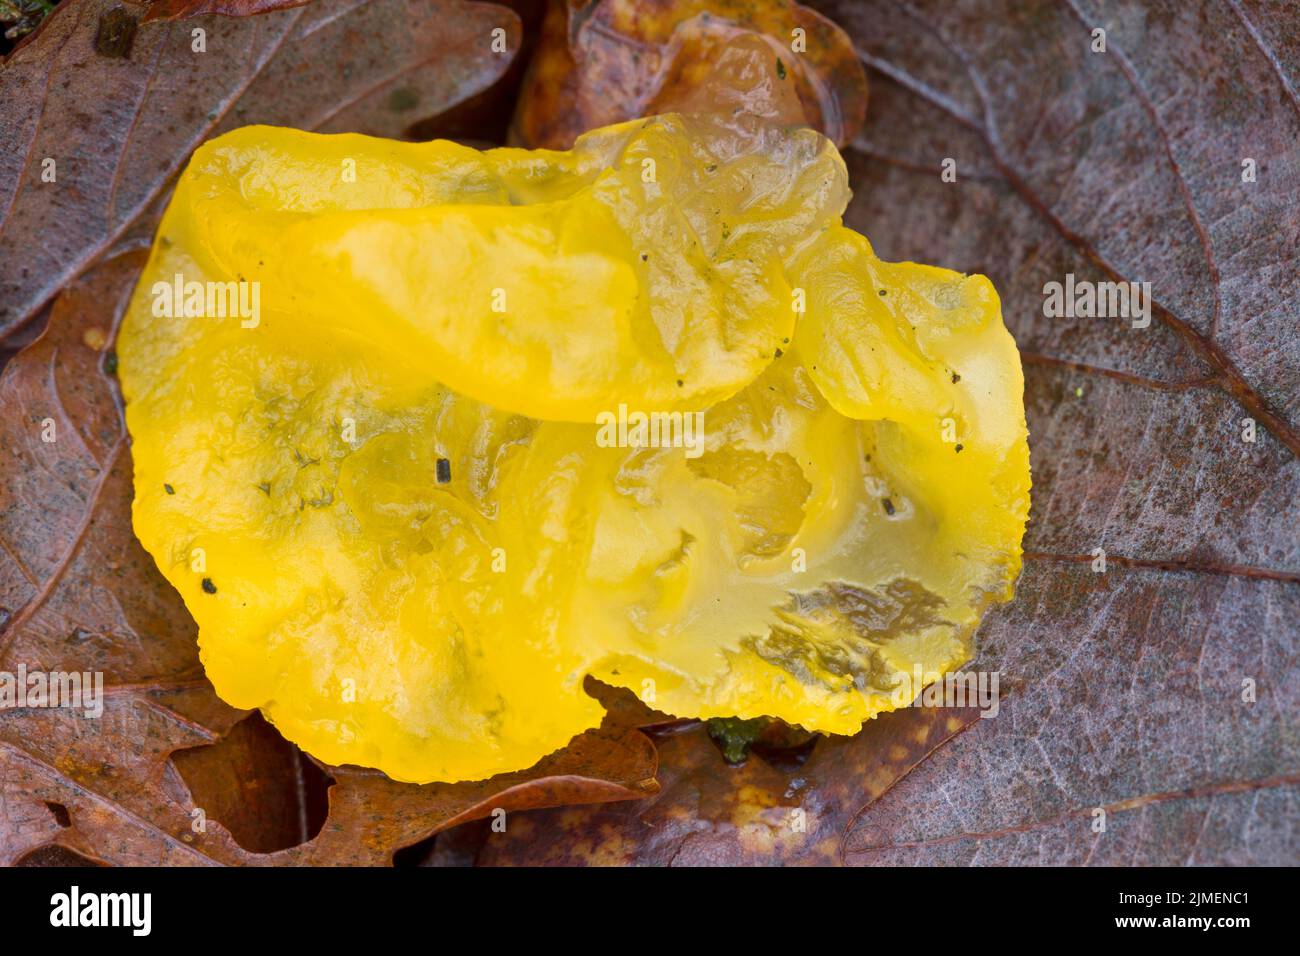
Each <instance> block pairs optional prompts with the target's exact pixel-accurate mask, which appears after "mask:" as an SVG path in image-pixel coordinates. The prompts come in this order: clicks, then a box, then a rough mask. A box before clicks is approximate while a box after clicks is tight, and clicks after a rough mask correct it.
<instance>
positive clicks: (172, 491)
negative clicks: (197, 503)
mask: <svg viewBox="0 0 1300 956" xmlns="http://www.w3.org/2000/svg"><path fill="white" fill-rule="evenodd" d="M163 491H165V492H167V494H169V495H174V494H176V489H175V488H173V487H172V486H171V485H163Z"/></svg>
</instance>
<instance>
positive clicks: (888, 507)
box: [880, 498, 894, 515]
mask: <svg viewBox="0 0 1300 956" xmlns="http://www.w3.org/2000/svg"><path fill="white" fill-rule="evenodd" d="M880 503H881V504H882V505H884V506H885V514H887V515H892V514H893V513H894V503H893V502H892V501H890V500H889V499H888V498H884V499H881V502H880Z"/></svg>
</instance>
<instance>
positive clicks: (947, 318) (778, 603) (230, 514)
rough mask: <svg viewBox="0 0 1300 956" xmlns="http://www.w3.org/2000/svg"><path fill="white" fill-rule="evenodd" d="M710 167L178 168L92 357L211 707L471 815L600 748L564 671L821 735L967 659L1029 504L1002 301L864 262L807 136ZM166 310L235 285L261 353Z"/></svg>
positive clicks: (642, 143) (269, 134) (370, 145)
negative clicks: (223, 705)
mask: <svg viewBox="0 0 1300 956" xmlns="http://www.w3.org/2000/svg"><path fill="white" fill-rule="evenodd" d="M728 137H732V138H731V139H729V138H728ZM735 137H736V134H735V133H734V132H732V133H724V132H722V131H720V128H719V127H718V126H716V125H715V124H713V123H712V121H709V120H706V119H701V118H697V117H692V118H683V117H675V116H670V117H659V118H655V119H652V120H646V121H637V122H634V123H628V124H622V125H620V126H617V127H612V128H610V129H607V130H600V131H597V132H595V133H593V134H591V135H590V136H588V137H586V138H584V139H583V140H582V141H580V143H579V144H578V145H577V147H575V150H574V151H573V152H572V153H551V152H535V153H528V152H524V151H519V150H491V151H488V152H486V153H478V152H475V151H473V150H470V149H467V148H465V147H461V146H456V145H454V144H450V143H445V142H436V143H428V144H419V145H413V144H402V143H389V142H386V141H380V140H373V139H366V138H363V137H358V136H317V135H312V134H306V133H299V132H295V131H291V130H279V129H270V128H265V127H254V128H248V129H244V130H238V131H236V132H234V133H231V134H227V135H226V136H223V137H220V138H218V139H217V140H214V141H213V142H211V143H209V144H208V145H206V146H204V147H203V148H202V149H201V150H200V151H199V152H198V153H197V154H196V156H195V159H194V161H193V162H192V163H191V165H190V167H189V168H188V169H187V170H186V172H185V173H184V175H183V176H182V178H181V180H180V183H179V185H178V188H177V191H176V195H175V197H174V199H173V201H172V204H171V206H169V208H168V211H167V213H166V215H165V217H164V219H163V222H162V225H161V227H160V229H159V233H158V239H157V241H156V243H155V246H154V250H153V255H152V257H151V259H150V261H149V264H148V266H147V267H146V270H145V274H144V277H143V279H142V280H141V283H140V285H139V287H138V290H137V293H136V296H135V298H134V299H133V301H132V303H131V306H130V309H129V311H128V314H127V316H126V318H125V320H124V324H123V327H122V330H121V333H120V337H119V344H118V349H119V355H120V363H119V367H120V375H121V379H122V386H123V392H124V394H125V397H126V399H127V424H128V426H129V428H130V432H131V435H132V440H133V446H132V451H133V455H134V460H135V483H136V498H135V510H134V519H135V528H136V532H137V534H138V536H139V538H140V540H141V541H142V542H143V544H144V546H145V547H146V548H147V549H148V550H149V552H150V553H151V554H152V555H153V556H154V558H155V560H156V561H157V563H158V566H159V568H160V569H161V570H162V572H163V574H164V575H165V576H166V577H167V579H168V580H169V581H171V582H172V583H173V584H174V585H175V586H176V587H177V588H178V590H179V591H180V593H181V595H182V596H183V597H184V599H185V601H186V604H187V606H188V607H189V608H190V610H191V612H192V613H193V614H194V617H195V620H196V621H197V622H198V625H199V640H200V646H201V650H202V657H203V662H204V665H205V668H206V670H207V673H208V675H209V677H210V678H211V680H212V682H213V684H214V686H215V687H216V689H217V691H218V693H219V694H220V695H221V696H222V698H223V699H225V700H227V701H229V702H230V703H232V704H234V705H236V706H240V707H260V708H262V710H263V711H264V712H265V713H266V714H267V716H268V717H269V718H270V719H271V720H272V721H273V722H274V723H275V724H276V725H277V727H279V729H280V730H281V731H282V732H283V733H284V734H285V736H286V737H288V738H289V739H290V740H293V741H294V742H296V743H298V744H299V745H301V746H302V747H303V748H305V749H306V750H307V751H308V752H310V753H312V754H314V755H316V756H318V757H320V758H321V759H323V760H325V761H327V762H330V763H336V764H337V763H353V764H360V765H363V766H371V767H378V768H380V769H382V770H383V771H385V772H386V773H388V774H389V775H391V776H393V777H395V778H397V779H400V780H411V781H422V782H423V781H431V780H464V779H478V778H482V777H486V776H489V775H491V774H494V773H498V772H503V771H510V770H517V769H521V768H524V767H527V766H529V765H531V764H533V763H534V762H536V761H537V760H538V759H539V758H541V757H542V756H544V755H545V754H547V753H549V752H551V751H553V750H556V749H557V748H560V747H562V746H564V745H565V744H566V743H567V742H568V741H569V740H570V739H571V738H572V737H573V736H574V735H576V734H578V733H580V732H582V731H583V730H585V729H587V728H590V727H592V726H595V725H596V724H597V723H598V722H599V721H600V718H601V714H602V709H601V707H600V705H599V704H597V703H596V701H594V700H593V699H591V698H590V697H589V696H587V695H586V694H585V692H584V691H583V687H582V684H583V678H584V677H585V676H586V675H588V674H590V675H594V676H596V677H598V678H600V679H602V680H605V681H608V682H610V683H613V684H619V685H623V686H627V687H630V688H631V689H632V690H633V691H634V692H636V693H637V694H639V695H640V696H641V697H642V698H643V699H645V700H646V701H647V703H650V704H652V705H653V706H655V707H656V708H658V709H660V710H663V711H666V712H669V713H673V714H677V715H680V716H685V717H709V716H733V715H734V716H742V717H750V716H757V715H771V716H776V717H781V718H784V719H785V720H787V721H790V722H792V723H797V724H800V725H802V726H804V727H806V728H808V729H811V730H820V731H828V732H834V733H852V732H854V731H856V730H857V729H858V728H859V727H860V726H861V723H862V721H863V720H864V719H866V718H868V717H870V716H873V715H874V714H876V713H879V712H881V711H882V710H888V709H892V708H893V707H895V706H898V705H899V704H900V703H905V702H906V701H907V700H910V697H911V695H912V694H913V693H914V691H915V690H918V689H919V687H914V686H913V684H912V682H911V681H912V675H913V673H915V672H916V671H917V670H918V669H919V671H920V672H921V673H922V674H923V679H925V680H928V679H931V678H932V677H933V676H934V675H935V674H937V673H940V672H942V671H945V670H947V669H950V668H953V667H956V666H958V665H960V664H961V663H963V662H964V661H965V660H966V659H967V658H968V657H969V653H970V635H971V632H972V630H973V628H974V626H975V625H976V624H977V623H978V619H979V615H980V613H981V612H982V610H983V609H984V607H985V606H986V605H987V603H988V602H989V601H991V600H995V599H1004V598H1006V597H1008V596H1009V595H1010V593H1011V587H1012V582H1013V581H1014V579H1015V576H1016V574H1017V572H1018V569H1019V560H1020V538H1021V534H1022V532H1023V528H1024V522H1025V519H1026V514H1027V509H1028V500H1029V499H1028V490H1029V468H1028V452H1027V446H1026V440H1025V426H1024V414H1023V406H1022V399H1021V388H1022V383H1021V375H1020V367H1019V361H1018V356H1017V353H1016V350H1015V346H1014V343H1013V342H1012V341H1011V338H1010V336H1009V335H1008V334H1007V332H1006V330H1005V329H1004V328H1003V326H1002V322H1001V318H1000V314H999V308H998V300H997V296H996V294H995V293H994V291H993V289H992V287H991V286H990V285H989V283H988V281H987V280H985V279H983V278H982V277H979V276H974V277H962V276H960V275H957V274H954V273H951V272H946V271H944V270H941V269H933V268H930V267H927V266H918V265H912V264H890V263H883V262H880V261H879V260H877V259H876V258H875V256H874V255H873V254H872V252H871V249H870V246H869V245H868V244H867V242H866V240H865V239H863V238H862V237H861V236H858V235H857V234H855V233H852V232H850V231H848V230H846V229H843V228H842V227H840V226H839V225H838V214H839V212H840V211H841V209H842V207H843V202H844V198H845V196H846V193H845V187H844V180H843V175H844V174H843V166H842V164H841V162H840V160H839V157H838V156H837V155H836V154H835V153H834V150H833V148H832V147H830V145H829V144H828V143H826V142H825V141H824V140H822V139H820V138H819V137H817V136H815V134H812V133H810V132H808V131H796V132H788V131H780V130H768V131H765V132H760V133H758V134H756V135H755V136H752V137H748V138H743V139H736V138H735ZM646 159H653V160H655V162H654V163H653V164H651V166H646V165H645V164H644V162H643V161H644V160H646ZM652 167H653V175H647V173H646V170H647V169H650V168H652ZM178 275H179V276H181V277H182V281H183V283H200V284H203V283H208V282H214V283H217V282H219V283H226V282H236V283H237V282H240V281H241V280H242V281H246V282H257V283H259V285H258V290H259V304H260V309H259V312H258V315H257V316H256V319H253V318H249V317H246V316H243V315H239V314H235V315H227V316H226V317H224V318H222V317H218V316H215V315H213V314H211V310H210V309H209V308H208V307H207V305H206V303H205V305H204V306H203V307H198V306H197V305H196V306H195V307H194V308H193V309H191V310H190V311H189V313H187V310H186V309H185V308H184V306H183V301H184V296H182V307H181V309H180V310H179V312H178V313H177V312H176V310H174V309H169V307H168V304H169V303H170V305H175V304H177V303H176V300H175V299H174V297H173V296H172V293H171V292H170V291H168V290H169V289H170V288H172V287H174V283H175V277H176V276H178ZM182 288H183V289H184V286H182ZM192 288H199V289H204V288H205V287H204V286H203V285H200V286H198V287H192ZM494 289H504V290H505V312H503V313H498V312H494V311H493V310H492V306H493V290H494ZM795 303H803V304H804V305H805V308H806V311H804V312H800V311H799V310H798V308H797V307H796V306H795ZM169 311H171V312H172V313H174V314H170V315H169V314H167V313H168V312H169ZM194 313H206V314H194ZM679 381H680V382H681V383H682V384H680V385H679V384H678V382H679ZM620 406H622V410H621V411H622V413H623V416H624V417H625V418H626V416H627V415H629V414H630V415H631V416H632V417H633V418H635V415H636V413H637V412H644V413H646V414H647V416H650V415H655V416H659V417H658V418H656V419H654V420H655V421H656V422H663V421H666V422H668V426H667V429H666V431H665V432H664V433H663V435H662V436H661V437H664V438H665V439H666V444H667V447H640V448H637V447H625V445H626V442H624V447H620V446H619V442H618V440H617V437H615V439H614V440H612V441H611V436H612V435H613V436H617V432H618V429H617V428H616V427H614V426H611V425H610V422H609V419H610V418H611V417H613V416H614V415H615V414H617V413H618V412H619V410H620ZM629 409H630V411H629ZM669 415H674V416H675V417H673V418H668V417H665V416H669ZM697 416H702V431H698V430H696V426H697V425H699V424H701V421H700V419H699V418H698V417H697ZM625 424H626V423H625ZM611 428H613V431H611ZM633 433H634V434H635V428H633ZM673 436H676V437H675V438H673ZM622 437H624V438H626V437H627V436H626V435H624V436H622Z"/></svg>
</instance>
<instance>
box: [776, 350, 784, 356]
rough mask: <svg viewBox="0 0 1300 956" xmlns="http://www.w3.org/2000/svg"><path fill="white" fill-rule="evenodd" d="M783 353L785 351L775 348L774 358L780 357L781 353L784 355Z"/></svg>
mask: <svg viewBox="0 0 1300 956" xmlns="http://www.w3.org/2000/svg"><path fill="white" fill-rule="evenodd" d="M784 354H785V353H784V352H782V351H781V350H780V349H777V350H776V356H775V357H776V358H780V357H781V356H782V355H784Z"/></svg>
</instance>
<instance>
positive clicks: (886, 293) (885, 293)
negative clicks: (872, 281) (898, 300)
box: [880, 289, 889, 295]
mask: <svg viewBox="0 0 1300 956" xmlns="http://www.w3.org/2000/svg"><path fill="white" fill-rule="evenodd" d="M880 294H881V295H889V293H888V292H886V291H885V290H884V289H881V290H880Z"/></svg>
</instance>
